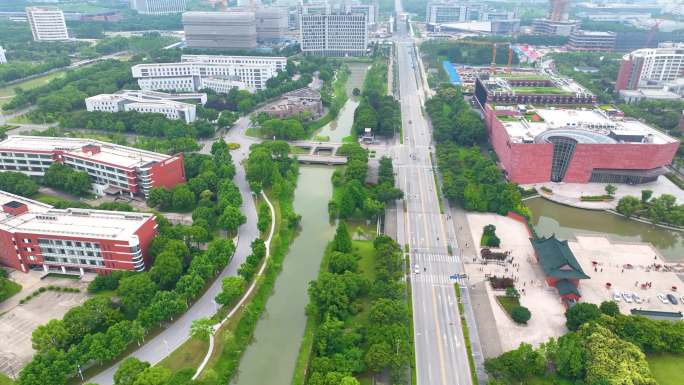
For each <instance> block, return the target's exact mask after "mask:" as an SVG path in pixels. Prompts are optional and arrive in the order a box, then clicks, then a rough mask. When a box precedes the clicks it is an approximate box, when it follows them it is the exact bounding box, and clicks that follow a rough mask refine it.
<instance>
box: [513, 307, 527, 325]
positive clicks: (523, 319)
mask: <svg viewBox="0 0 684 385" xmlns="http://www.w3.org/2000/svg"><path fill="white" fill-rule="evenodd" d="M531 317H532V314H531V313H530V310H529V309H528V308H526V307H525V306H516V307H515V308H513V310H511V318H513V321H515V322H516V323H519V324H526V323H527V321H529V320H530V318H531Z"/></svg>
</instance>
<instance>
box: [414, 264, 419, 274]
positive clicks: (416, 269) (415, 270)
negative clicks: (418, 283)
mask: <svg viewBox="0 0 684 385" xmlns="http://www.w3.org/2000/svg"><path fill="white" fill-rule="evenodd" d="M413 271H414V272H415V273H416V274H418V273H420V266H418V264H417V263H416V267H415V269H413Z"/></svg>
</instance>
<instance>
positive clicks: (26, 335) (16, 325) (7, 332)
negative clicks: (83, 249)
mask: <svg viewBox="0 0 684 385" xmlns="http://www.w3.org/2000/svg"><path fill="white" fill-rule="evenodd" d="M40 275H42V273H40V272H31V273H30V275H29V274H24V273H18V272H14V273H13V278H16V280H17V281H21V282H20V283H21V284H22V285H24V288H23V290H22V292H21V293H19V294H17V295H16V296H15V297H16V298H14V297H13V298H12V299H14V300H15V301H18V300H19V299H21V298H24V297H25V296H27V295H29V294H30V293H31V292H33V291H34V290H36V289H38V288H39V287H41V286H48V285H56V286H62V287H78V288H81V292H80V293H64V292H54V291H46V292H43V293H42V294H39V295H38V296H37V297H34V298H33V299H31V300H30V301H28V302H27V303H25V304H23V305H18V304H15V305H14V306H13V307H12V308H10V309H7V310H4V312H3V313H2V315H0V372H3V373H5V374H6V375H8V376H10V378H12V377H13V376H15V375H17V374H18V373H19V371H20V370H21V368H23V367H24V366H25V365H26V364H27V363H28V362H29V361H30V360H31V357H32V356H33V353H34V351H33V348H32V347H31V333H33V330H35V329H36V328H37V327H38V326H40V325H43V324H45V323H47V322H48V321H50V320H51V319H59V318H62V316H64V314H65V313H66V312H67V311H68V310H69V309H71V308H72V307H75V306H78V305H80V304H82V303H83V302H84V301H85V300H86V299H87V294H86V291H85V289H86V286H87V282H84V281H79V280H73V279H65V278H46V279H43V280H40V279H39V278H38V279H37V280H36V277H39V276H40Z"/></svg>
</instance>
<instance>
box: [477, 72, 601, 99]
mask: <svg viewBox="0 0 684 385" xmlns="http://www.w3.org/2000/svg"><path fill="white" fill-rule="evenodd" d="M479 78H480V81H481V82H482V84H483V85H484V86H485V87H486V88H487V91H488V92H491V93H492V94H494V95H517V94H539V95H567V96H577V97H588V96H589V97H590V96H593V94H592V93H591V92H590V91H589V90H587V89H586V88H584V87H583V86H582V85H580V84H579V83H577V82H575V81H574V80H572V79H570V78H566V77H562V76H558V75H555V74H551V73H542V72H523V71H515V72H511V73H503V74H496V75H491V74H489V73H484V74H481V75H480V76H479Z"/></svg>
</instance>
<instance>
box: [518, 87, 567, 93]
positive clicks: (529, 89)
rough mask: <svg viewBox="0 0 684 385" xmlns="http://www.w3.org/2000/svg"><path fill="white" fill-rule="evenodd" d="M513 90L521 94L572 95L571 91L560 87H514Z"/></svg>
mask: <svg viewBox="0 0 684 385" xmlns="http://www.w3.org/2000/svg"><path fill="white" fill-rule="evenodd" d="M513 91H515V92H516V93H519V94H553V95H570V93H569V92H567V91H565V90H562V89H560V88H558V87H513Z"/></svg>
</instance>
